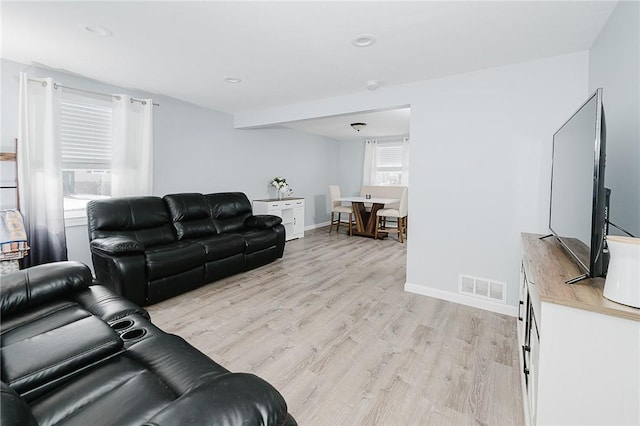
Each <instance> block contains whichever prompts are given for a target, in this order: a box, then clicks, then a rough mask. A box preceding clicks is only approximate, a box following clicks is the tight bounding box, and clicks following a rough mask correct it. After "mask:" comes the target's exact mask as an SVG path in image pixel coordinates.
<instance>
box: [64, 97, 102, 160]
mask: <svg viewBox="0 0 640 426" xmlns="http://www.w3.org/2000/svg"><path fill="white" fill-rule="evenodd" d="M111 114H112V107H111V103H110V102H109V101H106V100H103V99H96V98H93V97H89V96H80V95H76V94H72V93H64V92H63V94H62V101H61V111H60V132H61V143H62V168H63V169H67V170H78V169H88V170H110V169H111Z"/></svg>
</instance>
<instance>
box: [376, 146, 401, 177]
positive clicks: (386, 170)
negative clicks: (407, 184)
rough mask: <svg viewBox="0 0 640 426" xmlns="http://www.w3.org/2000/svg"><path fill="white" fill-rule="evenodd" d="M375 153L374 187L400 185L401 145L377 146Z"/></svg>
mask: <svg viewBox="0 0 640 426" xmlns="http://www.w3.org/2000/svg"><path fill="white" fill-rule="evenodd" d="M376 151H377V152H376V185H401V184H402V145H400V144H378V146H377V147H376Z"/></svg>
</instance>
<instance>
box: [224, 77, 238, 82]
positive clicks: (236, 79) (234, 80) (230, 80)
mask: <svg viewBox="0 0 640 426" xmlns="http://www.w3.org/2000/svg"><path fill="white" fill-rule="evenodd" d="M224 81H226V82H227V83H240V82H241V81H242V79H240V78H237V77H227V78H225V79H224Z"/></svg>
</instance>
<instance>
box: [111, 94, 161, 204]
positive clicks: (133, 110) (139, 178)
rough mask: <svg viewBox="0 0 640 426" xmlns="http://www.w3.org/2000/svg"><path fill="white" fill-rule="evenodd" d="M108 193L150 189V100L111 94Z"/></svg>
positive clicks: (144, 192) (121, 194) (133, 193)
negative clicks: (111, 129) (111, 133)
mask: <svg viewBox="0 0 640 426" xmlns="http://www.w3.org/2000/svg"><path fill="white" fill-rule="evenodd" d="M112 146H113V152H112V160H111V196H112V197H125V196H139V195H150V194H151V193H152V191H153V102H152V100H151V99H143V100H134V99H133V98H131V97H130V96H127V95H114V98H113V145H112Z"/></svg>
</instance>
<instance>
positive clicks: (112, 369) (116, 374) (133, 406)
mask: <svg viewBox="0 0 640 426" xmlns="http://www.w3.org/2000/svg"><path fill="white" fill-rule="evenodd" d="M175 398H176V395H175V394H174V393H173V392H171V390H170V389H169V388H168V387H167V386H166V384H164V383H163V382H162V381H161V380H159V378H158V377H157V376H156V375H154V374H152V373H151V372H150V371H149V370H148V369H147V368H145V366H144V365H142V364H140V363H139V362H136V361H134V360H132V359H130V358H129V357H127V356H119V357H117V358H114V359H111V360H109V361H107V362H105V363H103V364H102V365H100V366H99V367H98V368H95V369H92V370H89V371H87V372H85V373H83V374H82V375H80V376H78V377H76V378H75V379H74V380H73V381H71V382H69V383H67V384H65V385H63V386H61V387H60V388H58V389H56V391H55V392H52V393H50V394H46V395H44V396H42V397H41V398H39V399H38V400H36V401H34V402H33V403H31V409H32V412H33V415H34V417H35V418H36V420H37V421H38V424H39V425H41V426H42V425H57V424H64V425H92V424H112V425H141V424H143V423H144V422H145V421H146V420H147V419H148V418H150V417H152V416H153V415H154V414H155V413H157V412H159V411H160V410H161V409H162V408H164V407H165V406H166V405H167V404H169V403H171V402H172V401H174V400H175Z"/></svg>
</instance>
